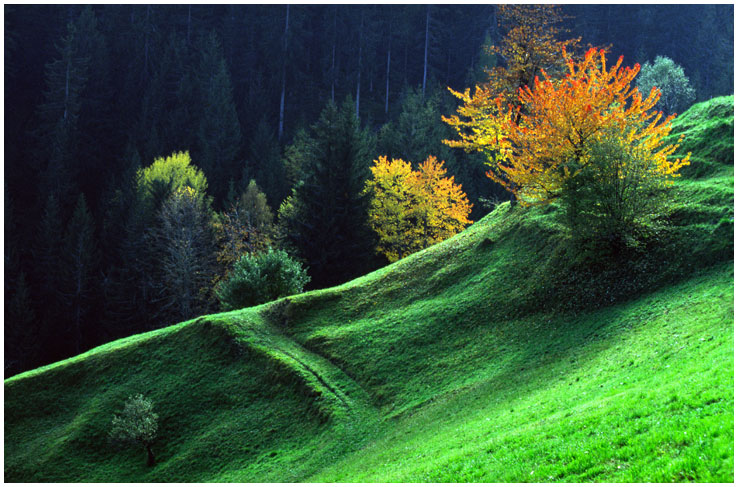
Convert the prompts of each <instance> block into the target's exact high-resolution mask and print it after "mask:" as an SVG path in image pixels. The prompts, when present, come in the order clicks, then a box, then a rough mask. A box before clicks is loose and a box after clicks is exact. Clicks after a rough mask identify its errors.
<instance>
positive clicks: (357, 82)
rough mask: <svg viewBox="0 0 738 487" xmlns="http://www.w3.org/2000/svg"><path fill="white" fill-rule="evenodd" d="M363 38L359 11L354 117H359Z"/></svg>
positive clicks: (362, 20)
mask: <svg viewBox="0 0 738 487" xmlns="http://www.w3.org/2000/svg"><path fill="white" fill-rule="evenodd" d="M363 40H364V12H363V11H362V12H361V25H360V27H359V72H358V73H357V74H356V118H357V119H358V118H359V100H360V99H361V48H362V47H363V46H362V45H361V44H362V41H363Z"/></svg>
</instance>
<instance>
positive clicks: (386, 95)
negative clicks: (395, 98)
mask: <svg viewBox="0 0 738 487" xmlns="http://www.w3.org/2000/svg"><path fill="white" fill-rule="evenodd" d="M391 56H392V38H391V37H390V46H389V48H388V49H387V75H386V76H385V83H386V84H385V88H384V114H385V115H387V113H389V75H390V57H391Z"/></svg>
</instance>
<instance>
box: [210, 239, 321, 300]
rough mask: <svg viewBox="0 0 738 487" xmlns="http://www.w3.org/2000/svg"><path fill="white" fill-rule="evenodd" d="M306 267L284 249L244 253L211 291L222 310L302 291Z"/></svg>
mask: <svg viewBox="0 0 738 487" xmlns="http://www.w3.org/2000/svg"><path fill="white" fill-rule="evenodd" d="M308 281H310V277H309V276H308V275H307V271H306V270H305V269H304V268H303V267H302V266H301V265H300V263H299V262H297V261H295V260H294V259H292V258H291V257H290V256H289V255H288V254H287V252H285V251H284V250H272V249H269V250H268V251H267V252H264V253H260V254H246V255H244V256H243V257H241V258H240V259H239V260H238V262H236V265H235V266H234V267H233V272H231V274H230V275H229V276H228V278H227V279H226V280H225V281H223V283H222V284H221V285H219V286H218V288H217V289H216V291H215V293H216V295H217V296H218V299H219V300H220V304H221V306H222V308H223V309H224V310H226V311H229V310H233V309H240V308H246V307H248V306H255V305H257V304H261V303H266V302H268V301H272V300H274V299H277V298H279V297H282V296H289V295H290V294H298V293H300V292H302V290H303V288H304V287H305V284H307V283H308Z"/></svg>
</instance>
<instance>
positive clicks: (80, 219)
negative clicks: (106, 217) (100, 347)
mask: <svg viewBox="0 0 738 487" xmlns="http://www.w3.org/2000/svg"><path fill="white" fill-rule="evenodd" d="M98 263H99V254H98V250H97V243H96V242H95V235H94V224H93V221H92V215H91V214H90V212H89V210H88V208H87V202H86V201H85V197H84V195H82V194H80V195H79V198H78V199H77V206H76V207H75V209H74V214H73V215H72V218H71V220H70V221H69V224H68V225H67V230H66V233H65V235H64V255H63V265H64V274H63V275H62V288H61V290H62V295H63V301H64V307H65V309H66V314H67V316H68V323H69V338H70V340H71V344H72V347H73V348H72V349H73V350H74V353H75V354H78V353H80V352H81V351H82V350H83V347H84V345H85V343H87V342H88V341H89V337H87V336H86V332H87V327H88V326H89V323H88V317H89V313H90V310H91V307H92V301H93V298H94V293H95V290H96V285H95V280H96V279H95V278H96V275H97V270H98Z"/></svg>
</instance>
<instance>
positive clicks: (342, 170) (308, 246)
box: [280, 97, 373, 287]
mask: <svg viewBox="0 0 738 487" xmlns="http://www.w3.org/2000/svg"><path fill="white" fill-rule="evenodd" d="M354 109H355V105H354V104H353V100H352V99H351V98H350V97H349V98H348V99H347V100H346V101H345V102H344V103H343V105H342V106H341V107H340V108H339V107H337V106H336V105H334V104H333V103H329V104H328V106H327V107H326V108H325V109H324V110H323V112H322V113H321V116H320V119H319V120H318V122H317V123H316V124H315V125H313V126H312V127H311V133H310V135H309V136H308V137H307V140H304V141H303V144H302V145H301V146H300V147H297V148H295V150H297V151H300V152H304V153H305V157H304V161H305V162H306V164H307V166H306V167H304V168H303V174H304V179H303V181H301V182H300V183H299V184H298V186H297V187H296V188H295V189H294V190H293V196H292V197H291V199H290V204H291V205H292V208H291V209H288V206H290V204H288V205H287V206H285V205H283V207H284V208H283V209H282V208H280V220H281V223H282V225H283V226H284V227H285V228H286V231H287V238H288V241H289V242H290V243H291V244H292V245H294V246H295V247H296V248H297V249H298V250H299V253H300V255H301V257H302V258H304V259H305V261H306V262H307V264H308V269H309V272H310V274H311V276H313V282H314V283H315V285H316V286H318V287H321V286H327V285H332V284H337V283H339V282H343V281H345V280H347V279H350V278H352V277H356V276H357V275H359V274H361V273H362V272H363V271H364V270H366V268H367V261H368V260H369V258H370V256H371V255H372V253H373V251H372V248H373V242H372V239H371V234H370V233H369V231H368V228H367V224H366V219H367V206H368V199H367V196H366V195H364V194H362V190H363V186H364V182H365V181H366V179H368V177H369V164H370V162H371V153H372V152H373V151H372V145H373V140H372V139H371V137H370V135H369V134H368V132H367V131H365V130H362V129H361V128H360V126H359V122H358V120H357V119H356V116H355V112H354Z"/></svg>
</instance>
